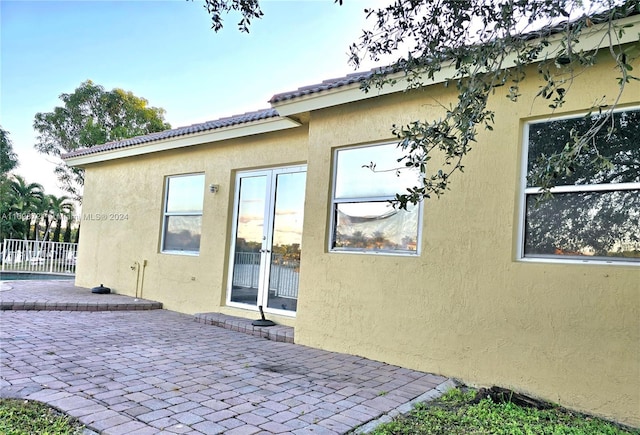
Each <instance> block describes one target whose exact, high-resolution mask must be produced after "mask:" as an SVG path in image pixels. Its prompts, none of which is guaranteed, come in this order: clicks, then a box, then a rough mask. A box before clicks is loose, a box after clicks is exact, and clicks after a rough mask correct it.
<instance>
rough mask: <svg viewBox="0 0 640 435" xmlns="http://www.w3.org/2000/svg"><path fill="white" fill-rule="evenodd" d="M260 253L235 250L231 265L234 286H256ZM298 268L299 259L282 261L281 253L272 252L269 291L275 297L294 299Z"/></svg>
mask: <svg viewBox="0 0 640 435" xmlns="http://www.w3.org/2000/svg"><path fill="white" fill-rule="evenodd" d="M261 255H262V254H260V253H259V252H236V255H235V262H234V265H233V285H234V286H238V287H248V288H258V283H259V280H260V259H261ZM299 269H300V262H299V261H295V262H294V261H284V258H283V256H282V255H280V254H272V255H271V270H270V274H269V291H271V292H273V293H274V294H275V296H277V297H283V298H293V299H296V298H297V297H298V285H299V276H300V272H299Z"/></svg>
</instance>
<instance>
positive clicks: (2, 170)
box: [0, 127, 18, 176]
mask: <svg viewBox="0 0 640 435" xmlns="http://www.w3.org/2000/svg"><path fill="white" fill-rule="evenodd" d="M16 166H18V156H17V155H16V153H15V152H14V151H13V144H12V143H11V139H9V132H8V131H6V130H4V129H3V128H2V127H0V176H4V175H5V174H6V173H7V172H9V171H10V170H12V169H14V168H15V167H16Z"/></svg>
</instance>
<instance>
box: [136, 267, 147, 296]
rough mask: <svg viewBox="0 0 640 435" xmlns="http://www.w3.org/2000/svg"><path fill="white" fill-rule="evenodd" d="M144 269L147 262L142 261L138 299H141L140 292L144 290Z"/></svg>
mask: <svg viewBox="0 0 640 435" xmlns="http://www.w3.org/2000/svg"><path fill="white" fill-rule="evenodd" d="M146 267H147V260H142V275H141V276H140V299H142V290H143V288H144V270H145V268H146ZM136 294H137V293H136Z"/></svg>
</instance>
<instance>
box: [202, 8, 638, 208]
mask: <svg viewBox="0 0 640 435" xmlns="http://www.w3.org/2000/svg"><path fill="white" fill-rule="evenodd" d="M336 3H342V2H341V1H336ZM205 5H206V8H207V10H208V11H209V12H210V13H211V15H212V19H213V23H214V25H213V28H214V29H215V30H216V31H218V30H220V28H221V27H222V21H221V19H220V14H221V13H225V12H228V11H230V10H235V11H239V12H240V13H241V14H242V17H243V19H242V21H241V22H240V23H239V28H240V30H241V31H248V23H249V22H250V19H253V18H259V17H261V16H262V12H261V11H260V9H259V3H258V0H247V1H241V0H205ZM365 13H366V14H367V17H368V19H370V20H371V21H370V22H371V23H372V24H371V28H370V29H365V30H363V33H362V36H361V38H360V39H359V40H358V41H357V42H356V43H354V44H353V45H352V46H351V48H350V61H351V63H352V64H353V65H354V66H355V67H358V66H360V65H361V63H362V61H363V60H364V59H366V58H371V59H373V60H376V61H377V60H381V59H387V58H389V57H390V56H391V57H392V58H394V59H395V61H393V62H392V64H391V65H389V66H387V67H384V68H379V69H377V70H376V71H375V72H374V73H373V74H372V75H371V77H370V78H369V79H367V80H365V81H364V82H363V83H362V88H363V90H364V91H369V90H370V89H372V88H375V87H383V86H386V85H389V84H390V83H395V82H396V81H397V80H398V79H399V78H402V79H404V80H406V83H407V88H408V89H413V88H418V87H422V86H424V85H427V84H429V82H430V81H432V80H433V79H434V77H436V74H438V73H440V72H441V71H443V70H445V69H447V70H450V71H451V73H450V76H449V77H448V79H447V81H446V82H445V85H446V86H448V87H451V88H455V90H456V92H457V101H455V102H454V103H453V104H451V105H446V106H445V105H443V107H442V116H441V117H440V118H439V119H435V120H432V119H418V120H415V121H413V122H411V123H409V124H407V125H394V126H393V133H394V134H395V136H396V137H397V139H398V143H399V146H400V147H402V149H403V150H404V152H405V156H404V157H403V158H402V159H401V160H400V161H399V163H400V165H401V167H402V166H412V167H415V168H419V169H420V170H421V172H422V173H423V174H424V178H423V180H422V184H421V185H419V186H415V187H413V188H411V189H408V191H407V192H405V193H401V194H398V195H397V196H396V203H397V204H398V205H399V206H400V207H401V208H406V207H407V204H408V203H414V204H415V203H417V202H419V201H421V200H422V199H424V198H429V197H430V196H432V195H435V196H440V195H442V194H443V193H445V192H446V191H447V190H448V189H449V187H450V183H451V178H452V176H453V175H454V174H455V173H457V172H463V170H464V162H465V157H466V156H467V154H468V153H469V152H470V151H471V149H472V146H475V144H476V139H477V136H478V131H479V129H488V130H491V129H492V126H493V124H494V122H495V116H494V113H493V112H492V111H491V110H490V109H489V108H488V105H487V103H488V100H489V98H490V97H492V96H493V95H494V94H502V95H504V96H505V97H507V98H508V99H509V100H511V101H514V102H515V101H518V99H519V98H520V97H521V94H520V83H521V82H522V81H523V80H524V79H525V78H526V73H527V67H528V66H529V65H531V64H535V65H536V68H537V75H538V76H539V77H540V78H541V79H542V81H543V85H542V86H541V87H540V89H539V92H538V94H537V98H541V99H545V100H548V102H549V106H550V108H551V109H552V110H555V109H558V108H560V107H561V106H562V105H563V104H564V102H565V101H566V100H567V97H568V96H569V94H570V93H571V92H570V91H571V84H572V82H573V80H574V78H575V77H577V76H578V75H579V74H580V73H581V72H582V71H583V70H584V69H585V68H589V67H590V66H592V65H594V63H595V62H596V60H597V55H598V53H600V52H603V51H606V52H608V53H609V54H610V56H611V58H612V59H613V61H614V62H615V65H616V68H617V71H618V78H617V80H618V82H617V83H618V86H619V94H618V95H614V96H608V97H610V99H609V100H608V101H613V103H610V102H609V103H605V98H604V97H603V99H602V100H599V101H594V102H593V110H594V111H597V112H599V113H601V114H603V116H602V117H599V118H598V119H597V120H596V121H594V124H593V125H592V126H591V127H590V128H589V129H587V131H586V132H585V133H584V134H582V135H572V136H571V137H570V138H568V139H567V140H566V142H565V143H564V145H565V146H564V147H561V148H560V149H559V150H557V151H556V152H554V153H553V154H552V155H550V156H549V162H550V164H549V165H547V166H540V167H539V171H538V172H536V173H533V174H530V177H534V178H535V179H536V184H537V185H539V186H540V187H541V188H542V189H543V190H545V191H549V189H550V188H551V187H553V186H554V185H556V184H557V183H558V174H563V173H566V172H567V171H570V170H571V169H570V168H571V167H572V166H574V165H575V162H576V161H579V160H581V159H582V158H583V156H585V155H591V154H593V153H594V152H595V153H596V154H597V149H594V145H593V141H592V140H591V139H592V138H593V137H594V135H595V134H597V133H598V131H600V130H601V129H602V128H606V126H607V125H608V124H609V123H610V121H611V114H612V113H613V109H614V108H615V107H616V104H617V101H618V100H619V98H620V95H621V94H622V93H623V92H624V89H625V85H626V84H627V83H629V82H630V81H631V80H637V77H635V76H633V75H632V72H633V71H632V70H633V68H632V65H631V62H632V60H633V59H634V58H637V57H638V56H639V55H640V52H639V50H638V48H637V46H636V47H625V46H623V44H621V43H620V38H621V37H622V35H623V34H624V33H625V32H626V31H633V32H637V31H638V30H637V29H631V30H629V29H626V28H624V27H620V26H618V25H617V24H616V20H618V19H619V18H622V17H626V16H629V15H632V14H638V13H640V0H593V1H590V2H588V3H585V2H583V1H582V0H543V1H531V0H507V1H504V0H482V1H472V0H395V1H393V2H392V3H391V4H390V5H388V6H386V7H383V8H379V9H365ZM602 30H604V32H601V34H602V35H604V36H603V37H601V38H600V39H599V40H597V42H596V44H595V47H592V48H590V49H589V50H585V49H582V48H579V43H580V41H581V40H583V39H585V38H586V37H588V36H592V35H594V34H595V33H596V31H602ZM436 156H438V157H439V158H434V157H436ZM440 161H441V162H442V163H435V162H440ZM590 164H591V165H593V166H594V167H595V168H596V169H597V168H605V167H607V166H609V165H610V162H609V161H608V160H607V159H606V158H597V159H595V160H593V161H591V162H590ZM372 169H374V168H372Z"/></svg>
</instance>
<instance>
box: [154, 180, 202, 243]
mask: <svg viewBox="0 0 640 435" xmlns="http://www.w3.org/2000/svg"><path fill="white" fill-rule="evenodd" d="M166 183H167V184H166V189H165V190H166V196H165V202H164V223H163V230H162V235H163V237H162V252H168V253H181V254H198V253H199V252H200V234H201V227H202V201H203V198H204V174H191V175H179V176H173V177H167V181H166Z"/></svg>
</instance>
